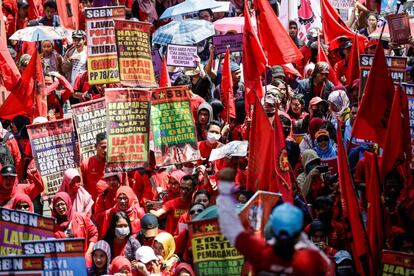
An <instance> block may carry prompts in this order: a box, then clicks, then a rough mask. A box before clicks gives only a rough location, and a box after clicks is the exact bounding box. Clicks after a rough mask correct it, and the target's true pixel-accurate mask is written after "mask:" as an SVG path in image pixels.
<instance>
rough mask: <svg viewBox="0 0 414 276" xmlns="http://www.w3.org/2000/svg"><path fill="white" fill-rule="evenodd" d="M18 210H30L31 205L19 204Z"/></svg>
mask: <svg viewBox="0 0 414 276" xmlns="http://www.w3.org/2000/svg"><path fill="white" fill-rule="evenodd" d="M16 209H17V210H29V209H30V206H29V204H24V203H23V204H21V203H19V204H17V205H16Z"/></svg>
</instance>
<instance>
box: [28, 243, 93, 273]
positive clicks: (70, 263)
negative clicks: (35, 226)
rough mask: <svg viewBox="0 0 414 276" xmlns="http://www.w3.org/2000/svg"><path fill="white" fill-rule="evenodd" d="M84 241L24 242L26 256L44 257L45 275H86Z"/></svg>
mask: <svg viewBox="0 0 414 276" xmlns="http://www.w3.org/2000/svg"><path fill="white" fill-rule="evenodd" d="M84 243H85V240H84V239H55V240H42V241H24V242H23V243H22V245H23V251H24V254H26V255H42V256H44V273H45V275H87V273H86V262H85V252H84Z"/></svg>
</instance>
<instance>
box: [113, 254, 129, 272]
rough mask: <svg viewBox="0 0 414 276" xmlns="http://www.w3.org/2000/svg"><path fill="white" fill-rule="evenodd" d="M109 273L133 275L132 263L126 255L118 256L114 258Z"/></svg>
mask: <svg viewBox="0 0 414 276" xmlns="http://www.w3.org/2000/svg"><path fill="white" fill-rule="evenodd" d="M109 275H122V276H132V265H131V262H130V261H128V259H127V258H125V257H124V256H118V257H116V258H114V259H113V260H112V263H111V266H110V268H109Z"/></svg>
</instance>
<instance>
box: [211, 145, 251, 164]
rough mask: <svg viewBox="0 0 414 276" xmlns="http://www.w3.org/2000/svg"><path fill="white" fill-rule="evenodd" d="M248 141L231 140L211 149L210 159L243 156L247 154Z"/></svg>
mask: <svg viewBox="0 0 414 276" xmlns="http://www.w3.org/2000/svg"><path fill="white" fill-rule="evenodd" d="M248 146H249V142H248V141H231V142H230V143H227V144H225V145H223V146H222V147H219V148H215V149H213V150H212V151H211V154H210V158H209V161H215V160H219V159H222V158H224V157H225V156H238V157H243V156H246V155H247V147H248Z"/></svg>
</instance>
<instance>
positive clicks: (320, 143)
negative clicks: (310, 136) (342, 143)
mask: <svg viewBox="0 0 414 276" xmlns="http://www.w3.org/2000/svg"><path fill="white" fill-rule="evenodd" d="M315 139H316V143H315V147H314V148H313V149H314V150H315V151H316V153H317V154H318V156H319V158H321V159H326V158H333V157H336V156H337V154H336V148H335V147H334V145H333V144H334V143H333V141H332V140H331V138H330V137H329V132H328V131H327V130H325V129H320V130H319V131H318V132H316V134H315Z"/></svg>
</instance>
